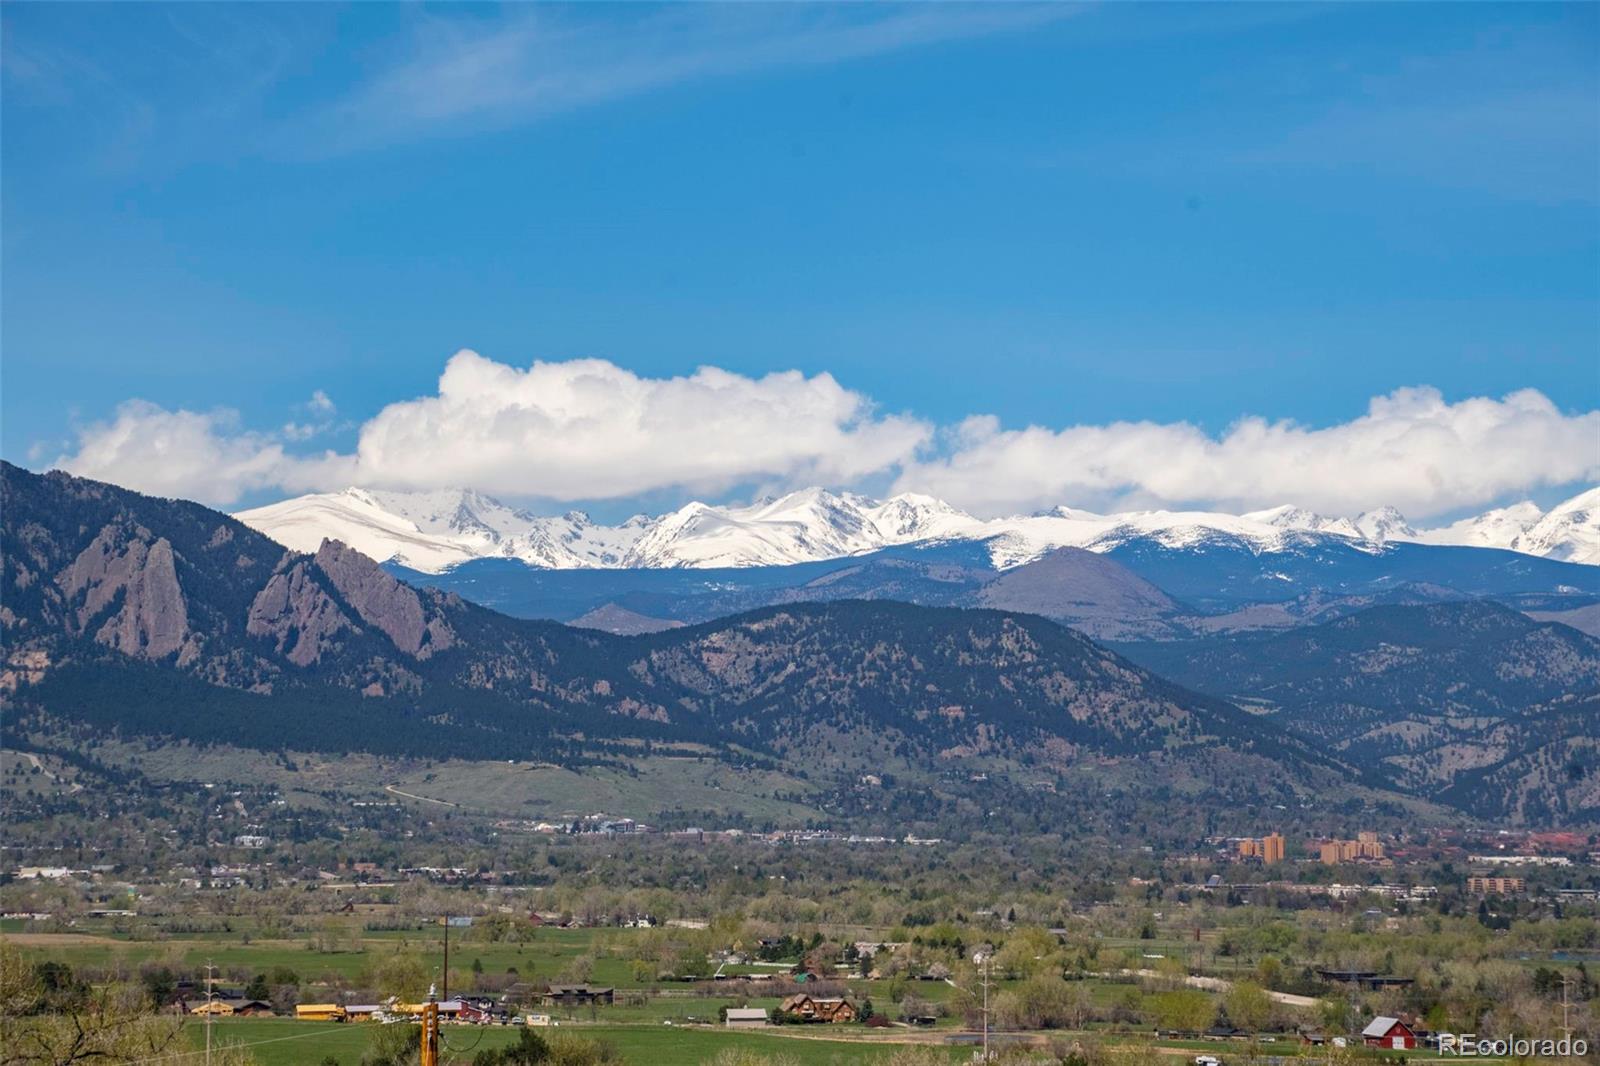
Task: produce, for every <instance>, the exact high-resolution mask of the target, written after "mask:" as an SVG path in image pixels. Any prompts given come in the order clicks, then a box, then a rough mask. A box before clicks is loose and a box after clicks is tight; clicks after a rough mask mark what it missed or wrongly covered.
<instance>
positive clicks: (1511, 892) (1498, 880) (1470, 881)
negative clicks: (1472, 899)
mask: <svg viewBox="0 0 1600 1066" xmlns="http://www.w3.org/2000/svg"><path fill="white" fill-rule="evenodd" d="M1527 887H1528V882H1527V879H1526V878H1522V877H1469V878H1467V891H1468V892H1471V893H1472V894H1473V895H1474V896H1515V895H1518V894H1519V893H1521V892H1523V891H1524V890H1525V889H1526V888H1527Z"/></svg>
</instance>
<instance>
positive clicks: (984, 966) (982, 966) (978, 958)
mask: <svg viewBox="0 0 1600 1066" xmlns="http://www.w3.org/2000/svg"><path fill="white" fill-rule="evenodd" d="M972 961H973V962H975V963H977V964H978V978H979V980H981V981H982V982H983V1061H984V1062H988V1061H989V953H988V952H985V951H979V952H978V953H977V954H975V955H973V956H972Z"/></svg>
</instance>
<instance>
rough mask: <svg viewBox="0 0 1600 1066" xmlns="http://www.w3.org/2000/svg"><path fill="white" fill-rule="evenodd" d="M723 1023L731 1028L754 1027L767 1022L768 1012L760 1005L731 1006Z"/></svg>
mask: <svg viewBox="0 0 1600 1066" xmlns="http://www.w3.org/2000/svg"><path fill="white" fill-rule="evenodd" d="M722 1024H724V1025H726V1026H727V1027H728V1028H730V1029H753V1028H755V1027H756V1026H758V1025H766V1024H767V1012H766V1011H765V1010H763V1009H762V1008H760V1007H729V1008H728V1012H727V1014H726V1016H725V1017H724V1018H723V1021H722Z"/></svg>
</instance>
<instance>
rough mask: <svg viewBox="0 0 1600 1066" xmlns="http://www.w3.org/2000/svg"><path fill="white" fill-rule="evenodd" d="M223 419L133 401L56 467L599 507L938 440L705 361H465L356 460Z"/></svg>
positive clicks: (396, 414)
mask: <svg viewBox="0 0 1600 1066" xmlns="http://www.w3.org/2000/svg"><path fill="white" fill-rule="evenodd" d="M302 435H303V434H302V433H301V431H300V427H299V426H297V425H295V424H293V423H291V424H290V425H289V426H286V427H285V429H284V430H282V431H280V433H279V434H278V435H277V436H276V437H273V436H268V435H264V434H259V433H251V432H247V431H240V430H239V429H238V428H237V424H236V420H235V419H233V418H232V417H231V416H230V415H229V414H228V413H227V412H221V413H209V414H201V413H196V412H192V411H168V410H165V409H163V408H160V407H157V406H155V405H153V404H149V403H144V402H141V401H134V402H131V403H128V404H124V405H123V406H122V407H121V408H119V409H118V412H117V417H116V418H115V419H114V420H113V421H111V422H108V423H98V424H95V425H91V426H88V427H85V428H84V429H82V430H80V432H79V441H78V450H77V452H76V453H75V454H72V455H68V456H63V457H61V458H60V459H58V460H57V463H56V465H58V466H60V467H62V468H64V469H66V470H69V471H71V472H73V473H77V474H82V475H84V476H87V477H94V478H100V479H102V480H106V481H113V482H116V483H117V484H121V485H126V486H128V487H130V488H136V489H139V490H141V491H146V492H155V493H159V494H163V495H183V496H190V497H193V498H195V499H199V500H203V501H205V502H208V503H219V504H226V503H231V502H233V501H235V500H237V499H238V498H239V497H240V496H242V495H244V494H245V493H247V492H250V491H253V490H257V489H262V488H266V487H278V488H282V489H285V490H287V491H291V492H293V491H306V490H308V489H338V488H343V487H345V486H347V485H351V484H359V485H363V486H369V487H385V488H433V487H441V486H467V487H471V488H476V489H481V490H484V491H488V492H498V493H503V494H506V495H516V496H546V497H552V498H555V499H587V500H592V499H606V498H616V497H625V496H630V495H635V494H639V493H643V492H648V491H651V490H656V489H668V488H676V489H681V490H685V491H689V492H702V493H715V492H719V491H722V490H725V489H728V488H730V487H733V486H735V485H738V484H741V483H751V482H757V481H764V482H771V483H781V484H812V483H822V484H849V483H853V482H856V481H859V480H860V479H862V478H864V477H867V476H870V475H873V474H883V473H888V472H891V471H892V470H893V469H895V468H896V467H898V466H899V465H900V464H901V463H903V462H904V461H906V460H907V459H908V458H910V456H911V455H912V454H913V453H914V452H915V450H916V449H917V448H918V447H919V446H921V445H922V444H924V443H925V442H926V441H927V440H928V439H929V438H930V437H931V435H932V428H931V427H930V426H929V425H927V424H926V423H923V422H920V421H918V420H916V419H912V418H906V417H902V416H894V415H889V416H880V415H878V414H876V413H875V411H874V410H873V405H872V403H871V401H870V400H868V399H867V397H865V396H863V395H862V394H860V393H857V392H852V391H850V390H849V389H845V388H843V387H841V386H840V385H839V383H838V382H837V381H835V380H834V379H833V377H832V376H831V375H828V374H818V375H816V376H814V377H806V376H805V375H803V374H801V373H799V372H798V371H787V372H784V373H777V374H768V375H767V376H765V377H762V378H750V377H744V376H742V375H739V374H734V373H730V372H728V371H726V370H719V369H717V368H715V367H703V368H701V369H700V370H697V371H696V372H695V373H693V374H691V375H688V376H686V377H674V378H644V377H640V376H639V375H637V374H634V373H632V372H630V371H627V370H624V369H622V368H620V367H618V366H615V365H614V364H612V363H608V362H605V361H603V360H598V359H586V360H574V361H571V362H563V363H538V362H536V363H534V364H533V365H532V366H531V367H529V368H527V369H520V368H518V367H514V366H510V365H507V364H505V363H497V362H495V361H493V360H491V359H486V358H484V357H483V356H481V355H478V354H477V353H476V352H470V351H461V352H458V353H456V355H455V356H453V357H452V358H451V359H450V361H449V362H448V363H447V364H446V366H445V369H444V373H443V375H442V376H441V377H440V379H439V391H438V393H437V394H436V395H434V396H428V397H423V398H419V399H415V400H407V401H403V402H400V403H394V404H390V405H389V406H388V407H386V408H384V409H383V410H382V411H380V412H379V413H378V414H377V415H376V416H375V417H374V418H372V419H371V420H370V421H368V422H367V423H366V424H364V425H363V426H362V427H361V431H360V438H359V441H358V443H357V446H356V452H355V454H354V455H345V456H341V455H334V454H332V453H329V454H327V455H323V456H320V457H316V458H300V457H295V456H291V455H289V454H287V452H286V451H285V448H284V442H285V441H292V440H296V439H299V438H300V437H301V436H302Z"/></svg>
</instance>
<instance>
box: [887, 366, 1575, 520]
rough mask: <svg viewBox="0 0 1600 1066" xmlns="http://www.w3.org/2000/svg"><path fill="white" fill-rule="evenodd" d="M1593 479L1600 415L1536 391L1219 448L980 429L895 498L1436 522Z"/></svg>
mask: <svg viewBox="0 0 1600 1066" xmlns="http://www.w3.org/2000/svg"><path fill="white" fill-rule="evenodd" d="M1597 478H1600V411H1590V412H1586V413H1583V414H1577V415H1567V414H1563V413H1562V412H1561V411H1560V410H1559V409H1558V408H1557V407H1556V406H1555V405H1554V404H1553V403H1551V402H1550V400H1549V399H1548V398H1546V397H1545V396H1544V395H1543V394H1542V393H1540V392H1537V391H1535V390H1533V389H1524V390H1522V391H1520V392H1514V393H1511V394H1510V395H1508V396H1506V397H1504V398H1503V399H1499V400H1495V399H1490V398H1486V397H1477V398H1473V399H1467V400H1462V401H1460V402H1458V403H1454V404H1451V403H1446V402H1445V400H1444V398H1443V396H1442V395H1441V394H1440V393H1439V390H1437V389H1434V388H1426V387H1423V388H1405V389H1397V390H1396V391H1394V392H1392V393H1390V394H1389V395H1387V396H1380V397H1376V398H1374V399H1373V400H1372V401H1371V402H1370V404H1369V405H1368V409H1367V413H1366V414H1365V415H1363V416H1361V417H1359V418H1356V419H1354V420H1352V421H1349V422H1344V423H1341V424H1339V425H1334V426H1329V427H1326V428H1321V429H1313V428H1308V427H1305V426H1301V425H1297V424H1295V423H1293V422H1269V421H1267V420H1266V419H1263V418H1254V417H1252V418H1245V419H1242V420H1240V421H1239V422H1237V423H1235V424H1234V425H1233V426H1231V427H1230V428H1229V429H1228V430H1227V431H1226V432H1225V433H1223V434H1222V435H1221V436H1220V437H1211V436H1209V435H1208V434H1206V433H1205V432H1203V431H1202V430H1200V429H1198V428H1197V427H1195V426H1193V425H1190V424H1188V423H1182V422H1179V423H1167V424H1158V423H1153V422H1118V423H1113V424H1110V425H1104V426H1072V427H1068V428H1066V429H1062V430H1052V429H1046V428H1042V427H1038V426H1032V427H1029V428H1027V429H1019V430H1006V429H1002V428H1001V427H1000V425H999V423H998V422H997V421H996V420H995V419H993V418H990V417H984V416H980V417H975V418H970V419H968V420H966V421H965V422H963V423H962V424H961V425H960V426H958V427H956V428H955V429H954V430H953V431H951V432H950V433H949V434H948V439H947V451H946V453H945V454H943V455H941V456H939V457H937V458H931V459H927V460H925V461H921V462H913V463H911V464H909V465H908V466H907V467H906V468H905V469H904V470H903V471H902V473H901V475H900V477H899V480H898V482H897V486H896V487H897V488H899V489H904V490H916V491H920V492H927V493H930V494H932V495H935V496H940V497H943V498H945V499H947V500H949V501H950V502H952V503H955V504H958V505H960V506H964V507H968V508H971V509H973V510H975V511H978V512H980V513H989V514H994V513H1001V512H1009V511H1016V510H1028V509H1032V508H1037V507H1044V506H1050V505H1055V504H1060V503H1071V504H1075V505H1080V506H1082V505H1089V506H1094V505H1099V506H1107V507H1117V508H1120V507H1130V506H1184V505H1202V506H1211V507H1217V508H1221V509H1240V510H1246V509H1251V508H1259V507H1269V506H1274V505H1277V504H1281V503H1293V504H1297V505H1299V506H1302V507H1309V508H1313V509H1315V510H1320V511H1326V512H1329V513H1333V514H1355V513H1357V512H1359V511H1362V510H1366V509H1369V508H1372V507H1374V506H1378V505H1381V504H1392V505H1394V506H1396V507H1399V508H1400V510H1401V511H1403V512H1405V513H1406V514H1409V515H1413V516H1416V517H1428V516H1431V515H1435V514H1441V513H1444V512H1446V511H1450V510H1453V509H1456V508H1462V507H1470V506H1476V505H1479V504H1483V503H1486V502H1489V501H1491V500H1495V499H1497V498H1500V497H1502V496H1504V495H1506V494H1507V493H1511V492H1524V491H1527V490H1529V489H1533V488H1537V487H1540V486H1547V485H1549V486H1555V485H1566V484H1570V483H1572V482H1575V481H1594V480H1596V479H1597Z"/></svg>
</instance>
